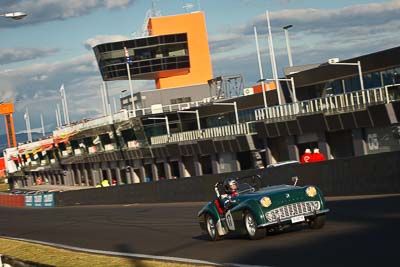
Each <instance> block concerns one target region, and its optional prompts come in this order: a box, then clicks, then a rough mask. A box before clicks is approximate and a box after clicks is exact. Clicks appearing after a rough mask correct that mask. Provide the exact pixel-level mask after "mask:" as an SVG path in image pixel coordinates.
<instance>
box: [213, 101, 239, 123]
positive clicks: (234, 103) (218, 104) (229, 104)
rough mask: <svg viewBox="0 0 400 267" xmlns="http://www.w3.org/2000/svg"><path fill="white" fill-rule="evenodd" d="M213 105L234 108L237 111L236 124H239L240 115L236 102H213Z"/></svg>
mask: <svg viewBox="0 0 400 267" xmlns="http://www.w3.org/2000/svg"><path fill="white" fill-rule="evenodd" d="M212 104H213V105H215V106H233V109H234V110H235V119H236V124H239V115H238V110H237V105H236V101H235V102H233V103H215V102H213V103H212Z"/></svg>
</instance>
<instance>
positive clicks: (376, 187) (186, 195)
mask: <svg viewBox="0 0 400 267" xmlns="http://www.w3.org/2000/svg"><path fill="white" fill-rule="evenodd" d="M399 162H400V152H399V151H397V152H389V153H381V154H374V155H367V156H361V157H352V158H343V159H336V160H329V161H323V162H315V163H307V164H302V165H300V164H299V165H286V166H280V167H275V168H265V169H261V170H246V171H241V172H236V173H224V174H220V175H204V176H198V177H187V178H180V179H177V180H161V181H158V182H150V183H139V184H130V185H124V186H115V187H107V188H94V189H88V190H76V191H67V192H60V193H55V205H56V206H70V205H100V204H128V203H157V202H189V201H210V200H212V199H213V198H214V197H215V193H214V187H213V186H214V184H215V183H216V182H217V181H220V180H223V179H225V178H226V177H229V176H231V177H232V176H234V177H235V176H236V177H240V176H247V175H254V174H260V175H261V176H262V179H263V183H264V185H277V184H291V183H292V181H291V177H293V176H298V177H299V181H298V185H300V186H302V185H309V184H313V185H316V186H318V187H319V188H320V189H321V190H322V191H323V193H324V194H325V195H326V196H341V195H364V194H386V193H400V164H399Z"/></svg>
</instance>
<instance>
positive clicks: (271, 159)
mask: <svg viewBox="0 0 400 267" xmlns="http://www.w3.org/2000/svg"><path fill="white" fill-rule="evenodd" d="M263 143H264V151H263V153H264V157H265V164H266V165H270V164H273V163H276V160H275V158H274V156H273V155H272V151H271V148H270V147H269V145H268V139H266V138H265V139H264V140H263ZM265 167H266V166H265Z"/></svg>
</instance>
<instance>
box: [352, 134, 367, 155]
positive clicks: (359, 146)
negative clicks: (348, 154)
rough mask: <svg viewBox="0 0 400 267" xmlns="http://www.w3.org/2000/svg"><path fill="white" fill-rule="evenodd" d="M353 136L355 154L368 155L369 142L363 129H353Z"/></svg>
mask: <svg viewBox="0 0 400 267" xmlns="http://www.w3.org/2000/svg"><path fill="white" fill-rule="evenodd" d="M352 136H353V149H354V156H363V155H367V154H368V152H367V151H368V150H367V142H366V141H365V139H364V134H363V129H353V130H352Z"/></svg>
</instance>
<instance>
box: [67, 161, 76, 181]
mask: <svg viewBox="0 0 400 267" xmlns="http://www.w3.org/2000/svg"><path fill="white" fill-rule="evenodd" d="M67 169H68V174H67V177H68V183H67V185H75V174H74V172H73V171H72V165H68V167H67Z"/></svg>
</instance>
